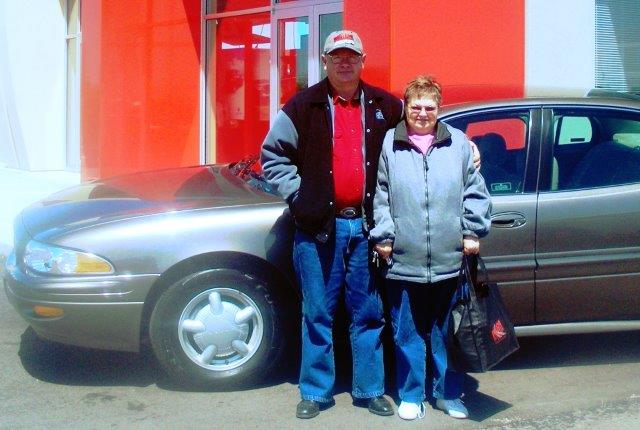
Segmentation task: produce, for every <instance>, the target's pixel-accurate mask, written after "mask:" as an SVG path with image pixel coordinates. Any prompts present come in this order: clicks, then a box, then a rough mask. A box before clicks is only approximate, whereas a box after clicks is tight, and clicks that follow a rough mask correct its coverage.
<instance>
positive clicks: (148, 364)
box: [18, 327, 299, 391]
mask: <svg viewBox="0 0 640 430" xmlns="http://www.w3.org/2000/svg"><path fill="white" fill-rule="evenodd" d="M18 355H19V356H20V361H21V363H22V366H23V367H24V369H25V370H26V371H27V372H28V373H29V374H30V375H31V376H32V377H34V378H36V379H38V380H40V381H44V382H50V383H53V384H61V385H80V386H137V387H145V386H149V385H154V384H155V385H157V386H158V387H159V388H161V389H167V390H172V391H197V390H194V389H193V388H189V387H182V386H179V385H177V384H175V383H174V382H172V381H171V380H170V379H169V378H168V377H167V376H166V374H165V373H164V372H163V371H162V369H161V368H160V366H159V364H158V363H157V361H156V360H155V358H154V357H153V355H152V353H151V351H150V350H149V349H148V348H147V349H145V350H144V351H143V352H140V353H128V352H114V351H102V350H95V349H87V348H80V347H74V346H69V345H63V344H60V343H55V342H50V341H47V340H44V339H42V338H40V337H38V335H37V334H36V333H35V331H34V330H33V329H32V328H31V327H29V328H27V329H26V330H25V331H24V333H23V334H22V336H21V337H20V349H19V351H18ZM291 360H294V361H297V359H296V357H295V354H293V355H290V356H289V357H286V358H285V359H284V360H283V362H282V365H281V366H280V368H279V369H277V370H276V371H275V372H274V373H273V374H272V375H271V376H270V377H269V378H267V379H266V380H265V381H264V382H263V383H262V384H261V385H260V386H272V385H277V384H281V383H284V382H293V383H295V381H296V380H297V379H296V378H297V369H298V366H299V364H297V363H294V365H292V364H290V363H289V362H290V361H291ZM246 388H251V389H253V388H259V386H253V387H246ZM235 389H236V390H237V389H238V388H235ZM240 389H242V388H240ZM209 391H216V390H209ZM217 391H227V390H217Z"/></svg>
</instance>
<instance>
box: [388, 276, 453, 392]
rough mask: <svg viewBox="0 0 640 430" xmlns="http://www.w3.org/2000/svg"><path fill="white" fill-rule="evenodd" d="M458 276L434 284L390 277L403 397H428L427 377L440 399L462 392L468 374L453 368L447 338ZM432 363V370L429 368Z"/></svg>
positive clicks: (396, 351)
mask: <svg viewBox="0 0 640 430" xmlns="http://www.w3.org/2000/svg"><path fill="white" fill-rule="evenodd" d="M457 281H458V278H457V277H455V278H452V279H447V280H444V281H440V282H434V283H432V284H418V283H413V282H406V281H396V280H389V279H387V280H386V296H387V299H388V301H389V307H390V313H391V324H392V327H393V339H394V342H395V353H396V354H395V355H396V383H397V386H398V395H399V396H400V399H401V400H403V401H405V402H410V403H420V402H422V401H423V400H425V397H426V396H425V393H426V391H427V390H426V384H427V376H428V375H430V376H431V378H429V379H430V380H429V381H428V382H429V383H430V384H431V385H432V386H431V391H432V395H433V397H434V398H436V399H457V398H459V397H460V396H461V395H462V389H463V382H464V374H463V373H459V372H455V371H454V370H452V369H450V368H449V364H450V363H449V362H448V355H447V345H446V341H445V339H446V338H445V336H444V335H443V333H446V329H447V328H446V327H444V324H445V322H446V316H447V313H448V310H449V304H450V302H451V298H452V296H453V293H454V292H455V289H456V285H457ZM427 363H429V365H430V366H429V369H427Z"/></svg>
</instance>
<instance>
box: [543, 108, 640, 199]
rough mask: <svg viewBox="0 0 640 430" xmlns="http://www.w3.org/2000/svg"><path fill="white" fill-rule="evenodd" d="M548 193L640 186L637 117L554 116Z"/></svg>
mask: <svg viewBox="0 0 640 430" xmlns="http://www.w3.org/2000/svg"><path fill="white" fill-rule="evenodd" d="M554 130H555V141H554V145H553V146H554V147H553V160H554V161H553V169H552V175H553V177H554V178H557V180H552V186H551V189H552V190H580V189H588V188H595V187H606V186H613V185H623V184H629V183H634V182H640V115H639V114H634V113H629V112H626V111H603V110H593V111H587V110H585V111H578V112H576V111H562V110H556V111H555V112H554Z"/></svg>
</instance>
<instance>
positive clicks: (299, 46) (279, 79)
mask: <svg viewBox="0 0 640 430" xmlns="http://www.w3.org/2000/svg"><path fill="white" fill-rule="evenodd" d="M271 23H272V25H271V28H275V29H276V32H277V37H276V38H275V41H276V45H277V46H276V47H275V49H273V48H272V49H271V71H270V82H271V92H270V93H271V94H270V99H271V103H270V107H271V109H270V110H271V115H270V116H271V118H272V119H273V117H274V116H275V114H276V112H277V111H278V110H279V109H280V108H281V107H282V105H284V103H285V102H286V101H287V100H289V98H291V96H293V95H294V94H295V93H297V92H298V91H300V90H303V89H305V88H307V87H309V86H311V85H313V84H315V83H317V82H319V81H320V80H321V79H323V78H324V77H325V74H324V70H323V68H322V61H321V60H320V56H321V54H322V48H323V47H324V40H325V39H326V37H327V36H328V35H329V33H331V32H332V31H335V30H339V29H341V28H342V3H329V4H322V5H313V6H304V7H294V8H286V9H280V10H276V11H275V12H274V14H273V15H272V21H271Z"/></svg>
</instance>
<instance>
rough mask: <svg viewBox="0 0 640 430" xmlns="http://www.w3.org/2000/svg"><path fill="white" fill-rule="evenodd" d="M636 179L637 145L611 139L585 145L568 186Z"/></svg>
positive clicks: (639, 177) (639, 176)
mask: <svg viewBox="0 0 640 430" xmlns="http://www.w3.org/2000/svg"><path fill="white" fill-rule="evenodd" d="M638 181H640V149H639V148H631V147H628V146H625V145H622V144H620V143H616V142H613V141H606V142H602V143H600V144H598V145H596V146H594V147H593V148H591V149H589V151H587V153H586V154H585V156H584V157H582V159H581V160H580V161H579V162H578V164H577V165H576V167H575V168H574V169H573V172H572V175H571V179H570V181H569V184H570V188H571V189H581V188H593V187H600V186H607V185H618V184H628V183H632V182H638Z"/></svg>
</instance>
